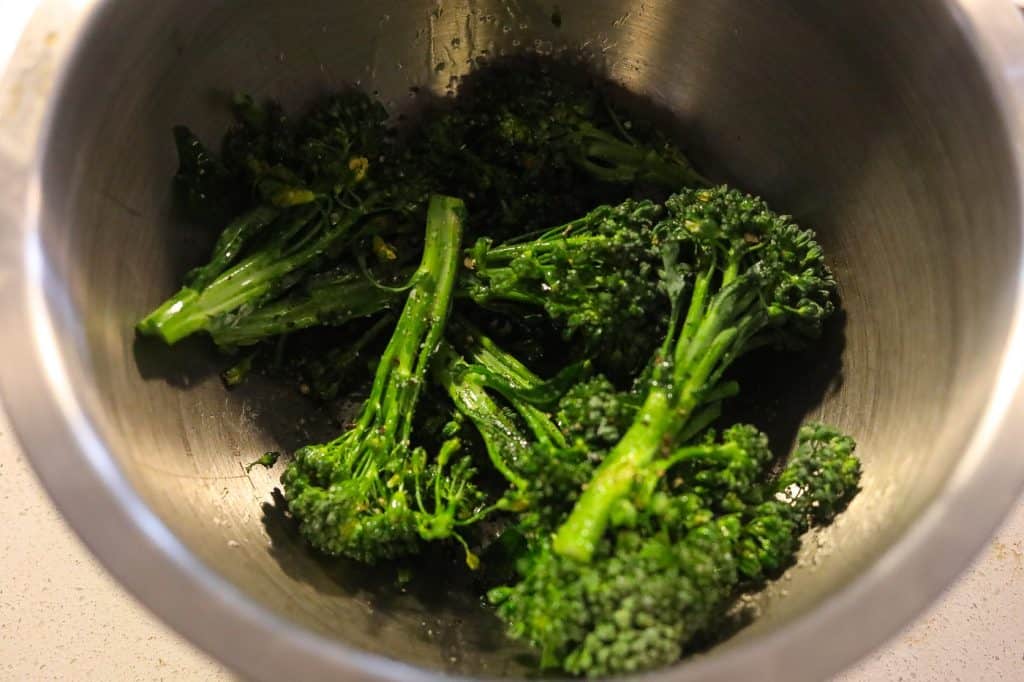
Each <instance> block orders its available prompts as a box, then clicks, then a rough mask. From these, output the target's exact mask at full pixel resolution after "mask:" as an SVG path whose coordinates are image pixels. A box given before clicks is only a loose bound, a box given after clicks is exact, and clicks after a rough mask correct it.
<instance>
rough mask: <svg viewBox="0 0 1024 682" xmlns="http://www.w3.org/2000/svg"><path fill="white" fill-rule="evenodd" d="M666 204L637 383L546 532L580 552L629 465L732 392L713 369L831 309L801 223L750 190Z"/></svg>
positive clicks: (824, 274) (660, 451) (655, 451)
mask: <svg viewBox="0 0 1024 682" xmlns="http://www.w3.org/2000/svg"><path fill="white" fill-rule="evenodd" d="M667 208H668V211H669V215H668V217H667V218H666V219H665V220H664V221H663V222H662V224H661V225H660V226H659V230H660V231H661V234H662V235H663V237H664V243H665V244H666V248H665V267H664V270H663V282H664V287H665V290H666V292H667V293H668V295H669V297H670V299H671V300H672V316H671V320H670V322H669V328H668V333H667V335H666V337H665V340H664V342H663V344H662V346H661V348H660V349H659V351H658V353H657V357H656V358H655V360H654V362H653V363H652V367H653V370H652V372H653V373H652V377H651V381H650V384H649V389H648V391H647V394H646V396H645V398H644V402H643V405H642V406H641V408H640V409H639V410H638V412H637V415H636V417H635V419H634V421H633V423H632V425H631V426H630V427H629V429H628V430H627V432H626V433H625V434H624V435H623V437H622V439H621V440H620V441H619V442H618V443H617V444H616V445H615V446H614V447H613V448H612V450H611V452H610V453H609V454H608V456H607V457H606V458H605V460H604V461H603V463H602V465H601V468H600V470H599V471H598V472H597V474H596V476H595V478H594V480H593V481H591V482H590V484H589V485H588V487H587V489H586V490H585V491H584V492H583V494H582V495H581V496H580V499H579V501H578V502H577V503H576V506H575V507H574V509H573V511H572V513H571V514H570V516H569V518H568V519H567V521H566V522H565V524H563V525H562V527H561V528H559V530H558V532H557V533H556V534H555V538H554V541H553V547H554V549H555V551H556V552H558V553H560V554H563V555H564V556H566V557H570V558H573V559H576V560H578V561H582V562H586V561H589V560H590V558H591V556H592V555H593V553H594V551H595V549H596V547H597V544H598V542H599V541H600V539H601V536H602V534H603V533H604V529H605V528H606V526H607V524H608V518H609V515H610V514H611V511H612V509H613V508H614V507H615V506H616V504H617V502H618V501H619V500H620V499H621V498H622V496H623V495H625V494H626V492H627V491H628V490H629V487H630V485H631V482H632V480H633V478H634V477H635V475H636V473H637V471H639V470H642V469H643V468H644V467H645V466H646V465H647V463H649V462H650V461H651V460H653V459H655V458H657V457H659V456H664V455H665V454H668V453H665V452H664V451H665V447H666V444H672V443H673V442H674V441H676V440H677V439H678V437H679V436H680V434H684V433H687V429H688V426H690V425H691V422H693V421H694V420H697V421H703V420H706V419H707V412H706V410H707V409H709V408H710V409H712V410H714V409H715V408H714V403H716V402H719V401H720V400H721V399H722V398H723V397H725V396H727V395H731V394H733V393H735V391H736V390H737V388H738V387H737V386H736V385H735V384H734V383H732V382H728V381H725V380H724V379H723V374H724V373H725V371H726V370H727V369H728V368H729V366H730V365H731V364H732V362H733V361H734V360H735V359H736V358H737V357H739V356H740V355H742V354H744V353H746V352H748V351H749V350H751V349H753V348H756V347H758V346H761V345H764V344H766V343H779V342H780V341H783V340H784V341H786V342H787V343H791V344H796V343H799V342H802V341H805V340H806V339H807V338H810V337H813V336H814V335H815V334H817V333H818V332H819V330H820V328H821V323H822V320H823V319H824V318H825V317H827V316H828V315H829V314H830V313H831V312H832V310H833V304H832V301H831V297H832V294H833V290H834V288H835V281H834V279H833V278H832V274H831V272H829V270H828V268H827V267H826V266H825V263H824V261H823V257H822V256H823V254H822V250H821V248H820V247H819V246H818V244H817V242H815V241H814V235H813V233H811V232H809V231H807V230H802V229H800V228H798V227H797V226H796V225H794V224H793V223H792V222H791V221H790V219H789V218H788V217H787V216H782V215H778V214H776V213H774V212H772V211H771V210H770V209H769V208H768V207H767V206H766V205H765V204H764V202H763V201H761V200H760V199H757V198H755V197H752V196H750V195H747V194H744V193H742V192H739V191H737V190H733V189H729V188H727V187H719V188H716V189H698V190H683V191H681V192H680V193H678V194H676V195H674V196H673V197H672V198H671V199H669V201H668V202H667Z"/></svg>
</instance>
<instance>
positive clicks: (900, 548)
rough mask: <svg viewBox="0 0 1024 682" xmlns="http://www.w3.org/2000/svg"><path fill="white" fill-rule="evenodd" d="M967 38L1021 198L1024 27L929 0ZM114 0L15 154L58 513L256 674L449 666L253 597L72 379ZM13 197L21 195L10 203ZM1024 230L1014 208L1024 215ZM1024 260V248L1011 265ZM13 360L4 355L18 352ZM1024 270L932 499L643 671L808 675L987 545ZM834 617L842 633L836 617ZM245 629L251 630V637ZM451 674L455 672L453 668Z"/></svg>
mask: <svg viewBox="0 0 1024 682" xmlns="http://www.w3.org/2000/svg"><path fill="white" fill-rule="evenodd" d="M939 1H940V2H941V4H942V5H943V6H944V7H945V8H946V9H947V11H948V12H949V13H950V14H951V16H952V17H953V19H954V20H955V21H956V22H957V23H958V25H959V26H960V29H961V31H962V32H963V34H964V35H965V37H966V38H967V40H968V41H969V43H970V44H971V45H972V47H973V48H974V50H975V52H976V53H977V55H978V57H979V60H980V62H981V65H982V67H983V71H984V74H985V77H986V79H987V81H988V84H989V87H990V89H991V91H992V93H993V95H994V97H995V100H996V104H997V106H998V108H999V114H1000V117H1001V119H1002V123H1003V126H1004V128H1005V130H1006V132H1007V137H1008V139H1010V140H1012V142H1013V149H1012V151H1011V153H1012V158H1013V164H1014V172H1015V184H1016V185H1017V187H1018V192H1019V196H1020V197H1022V198H1024V178H1022V172H1024V27H1022V26H1021V24H1020V22H1021V21H1022V20H1021V17H1020V16H1019V15H1018V14H1017V10H1016V8H1015V7H1014V6H1013V4H1012V3H1010V2H1005V1H1004V0H939ZM117 3H118V0H77V3H76V5H77V11H79V12H81V13H82V14H81V19H82V21H81V23H79V28H78V30H77V31H76V33H75V35H74V37H73V39H72V40H73V42H72V47H71V49H70V50H69V51H67V52H65V54H64V55H63V58H62V60H61V66H60V69H59V71H58V75H57V76H56V78H55V82H54V89H53V93H54V95H53V96H52V97H50V99H49V102H48V103H47V109H46V113H45V114H44V117H43V119H42V122H41V123H40V124H39V125H40V127H39V131H40V132H39V137H38V144H37V147H36V153H35V157H34V161H33V162H32V164H31V166H29V167H28V168H25V169H22V170H21V173H22V175H23V178H22V180H23V181H24V187H25V193H24V207H23V211H21V216H20V224H19V225H17V226H13V227H14V229H13V230H8V231H7V232H8V235H7V236H6V237H5V238H4V239H5V241H4V244H5V245H6V244H7V240H9V241H10V242H12V243H13V246H14V247H13V248H5V249H2V250H0V274H4V273H7V274H10V275H11V276H10V277H7V279H8V280H9V282H10V284H11V286H10V291H11V296H9V297H6V300H5V302H4V303H3V304H2V305H0V320H2V321H3V323H4V325H3V328H5V329H8V330H11V329H15V330H17V329H24V330H27V332H28V333H14V334H12V333H7V334H5V335H4V337H3V339H2V341H0V348H2V349H3V351H4V356H5V357H6V358H8V359H9V360H8V361H7V362H5V363H3V366H2V367H0V394H2V396H3V397H4V399H5V400H4V404H5V406H6V410H7V412H8V414H9V415H10V419H11V423H12V425H13V426H14V430H15V433H16V434H17V436H18V439H19V441H20V443H21V445H22V447H23V449H24V451H25V452H26V453H27V454H28V456H29V460H30V461H31V463H32V466H33V468H34V469H35V471H36V473H37V475H38V476H39V478H40V479H41V481H42V483H43V485H44V487H45V488H46V490H47V491H48V493H49V494H50V496H51V498H52V499H53V500H54V502H55V503H56V505H57V507H58V508H59V509H60V511H61V512H62V514H63V515H64V518H65V519H66V520H67V521H68V523H69V524H70V525H71V526H72V527H73V529H74V530H75V531H76V533H77V534H78V535H79V537H80V538H81V539H82V540H83V541H84V542H85V543H86V545H87V546H88V547H89V549H90V550H91V551H92V553H93V554H94V555H95V556H96V557H97V558H98V559H99V560H100V562H101V563H102V564H103V565H104V566H105V567H106V568H107V570H108V571H110V573H112V574H113V575H114V576H115V577H116V578H117V579H118V580H119V581H120V582H121V583H122V584H123V585H124V586H125V587H126V588H127V589H128V590H129V591H130V592H131V593H132V594H134V595H135V596H136V597H137V598H138V599H139V600H140V601H141V602H142V603H143V604H144V605H145V606H147V607H148V608H149V609H151V610H152V611H153V612H155V613H156V614H157V615H158V616H160V617H161V618H162V619H163V620H164V621H165V622H167V623H168V624H170V625H171V626H172V627H173V628H174V629H175V630H177V631H178V632H179V633H181V634H182V635H184V636H185V637H186V638H187V639H189V640H190V641H191V642H193V643H194V644H196V645H197V646H199V647H200V648H202V649H204V650H205V651H206V652H208V653H209V654H211V655H213V656H214V657H216V658H217V659H219V660H220V661H222V662H224V663H225V664H227V665H228V666H230V667H232V668H234V669H236V670H238V671H239V672H242V673H244V674H245V675H247V676H249V677H252V678H254V679H264V680H271V679H305V680H321V679H323V680H328V679H337V678H338V677H339V676H345V677H351V678H358V679H372V680H397V679H406V678H412V677H416V678H421V679H435V678H436V679H452V676H451V675H445V674H442V673H440V672H434V671H430V670H426V669H423V668H419V667H416V666H413V665H410V664H406V663H402V662H398V661H395V660H391V659H387V658H385V657H383V656H378V655H376V654H370V653H367V652H364V651H360V650H358V649H356V648H354V647H352V646H349V645H346V644H344V643H342V642H339V641H336V640H333V639H330V638H327V637H324V636H321V635H317V634H314V633H312V632H310V631H308V630H305V629H304V628H302V627H301V626H299V625H298V624H295V623H292V622H290V621H288V620H286V619H284V618H282V617H281V616H278V615H277V614H275V613H272V612H271V611H270V610H268V609H266V608H264V607H262V606H260V605H258V604H256V603H255V602H253V601H252V600H250V599H249V598H248V597H247V596H246V595H245V594H243V593H242V592H241V591H240V590H239V589H238V588H236V587H235V586H234V585H233V584H231V583H230V582H228V581H227V580H226V579H225V578H223V577H221V576H220V575H219V574H217V573H215V572H214V571H213V570H212V569H210V568H208V567H207V566H206V565H204V564H203V563H202V562H201V561H200V560H199V559H198V558H197V557H196V556H195V555H193V554H192V552H191V551H190V550H189V549H188V548H187V547H186V546H185V545H184V544H183V543H182V542H181V541H180V540H178V539H177V538H176V537H175V536H174V534H173V533H172V532H171V531H170V529H169V528H168V527H167V526H166V525H165V524H164V523H163V522H162V521H161V520H160V519H159V517H157V516H156V514H155V513H154V512H153V511H152V510H150V509H149V508H148V507H147V506H146V504H145V502H144V501H143V500H142V498H141V497H140V496H139V495H138V494H137V493H136V491H135V490H134V489H133V487H132V486H131V484H130V483H129V481H128V479H127V478H126V477H125V476H124V475H123V474H122V473H121V471H120V470H119V468H118V466H117V465H116V460H115V459H114V457H113V456H112V455H111V452H110V449H109V448H108V447H107V445H106V444H105V443H104V442H103V439H102V437H101V436H100V434H99V433H98V431H97V430H96V429H95V428H94V426H93V425H92V424H91V423H90V421H89V419H88V417H87V415H86V413H85V411H84V408H83V406H82V404H81V402H80V401H79V398H78V396H77V395H76V393H75V391H74V389H73V388H72V385H71V381H70V378H69V374H68V370H67V367H66V366H65V363H64V358H63V357H62V355H61V352H60V347H59V343H58V329H60V328H61V326H62V319H63V320H67V319H69V317H68V316H69V315H70V310H71V308H70V304H69V301H67V300H66V297H65V296H64V295H63V293H62V291H61V289H60V287H59V282H58V281H57V279H56V278H55V276H54V275H53V273H52V272H51V271H50V270H49V266H48V263H47V262H46V259H45V255H44V251H43V247H42V244H41V243H40V234H39V219H40V215H41V211H42V207H41V196H42V192H41V183H42V172H43V169H44V162H45V159H46V158H47V156H48V154H49V151H50V145H49V144H48V141H49V140H50V139H51V138H52V132H53V124H54V120H55V116H56V112H57V111H59V109H60V103H61V93H62V92H63V91H64V86H65V85H66V84H67V82H68V79H69V77H70V74H71V72H72V65H73V64H74V62H75V61H76V60H75V58H76V56H77V55H78V54H79V52H80V51H82V50H84V49H85V47H84V46H85V45H86V43H87V42H88V38H89V36H90V35H92V34H93V33H94V32H95V31H96V30H97V29H98V27H100V26H101V25H102V24H103V22H104V19H105V18H106V17H108V16H109V13H110V12H111V11H112V8H113V7H114V6H115V5H116V4H117ZM16 210H17V209H16ZM1021 232H1022V234H1024V224H1022V226H1021ZM1021 271H1024V263H1021V264H1020V265H1019V266H1018V272H1021ZM11 360H14V361H13V362H12V361H11ZM1015 414H1024V277H1021V278H1019V283H1018V285H1017V290H1016V292H1015V299H1014V313H1013V320H1012V324H1011V327H1010V332H1009V334H1008V337H1007V341H1006V344H1005V347H1004V349H1003V351H1002V357H1001V360H1000V369H999V374H998V378H997V381H996V385H995V387H994V390H993V392H992V395H991V397H990V399H989V401H988V403H987V405H986V408H985V410H984V413H983V415H982V417H981V418H980V420H979V422H978V425H977V427H976V428H975V430H974V432H973V434H972V436H971V439H970V441H969V443H968V445H967V447H966V449H965V451H964V455H963V457H962V458H961V460H960V462H959V463H958V464H957V466H956V467H955V469H954V471H953V472H952V474H951V475H950V476H949V478H948V480H947V481H946V482H945V483H944V485H943V486H942V489H941V490H940V491H939V493H938V494H937V495H936V497H935V499H934V500H933V501H932V502H931V503H930V504H929V505H928V506H927V507H926V508H925V509H924V510H923V511H922V513H921V515H920V517H919V518H918V519H916V520H915V521H914V522H912V523H911V524H910V525H909V526H908V528H907V529H906V530H905V531H904V533H903V535H902V536H901V537H900V538H898V539H897V540H896V541H895V543H894V544H893V545H892V546H891V547H889V548H888V549H887V550H886V551H885V552H884V553H883V554H882V556H881V557H879V559H878V560H877V561H876V562H875V563H874V564H873V565H871V566H870V567H868V568H867V569H866V570H865V571H864V572H862V573H860V574H859V575H857V576H856V577H855V578H853V579H852V580H851V581H850V582H849V583H848V584H846V585H845V586H844V587H843V588H841V589H840V590H839V591H837V592H836V593H834V594H833V595H832V596H831V597H830V598H828V599H827V600H825V601H824V602H823V603H822V604H821V605H819V606H818V607H816V608H814V609H811V610H809V611H807V612H806V613H804V614H801V615H799V616H797V617H795V618H793V619H792V620H790V621H789V622H787V623H784V624H783V625H781V626H780V627H779V628H778V629H776V630H774V631H772V632H769V633H765V634H764V635H763V636H760V637H758V638H756V639H753V638H752V639H750V640H746V641H742V642H737V643H735V644H734V645H731V646H729V647H728V649H726V650H723V651H722V652H720V653H719V654H718V655H716V656H714V657H698V658H696V659H692V660H689V661H685V662H683V663H680V664H679V665H677V666H674V667H670V668H667V669H664V670H659V671H654V672H650V673H646V674H644V675H642V676H640V677H643V678H644V679H648V680H652V681H660V680H670V679H671V680H703V681H722V682H725V681H727V680H734V679H746V678H752V679H753V678H764V679H786V680H797V681H799V680H808V681H810V680H818V679H822V678H824V677H827V676H828V675H830V674H833V673H835V672H837V671H838V670H840V669H842V668H843V667H845V666H847V665H849V664H851V663H853V662H854V661H855V660H857V659H858V658H860V657H861V656H863V655H864V654H866V653H868V652H869V651H870V650H872V649H874V648H875V647H877V646H878V645H880V644H882V643H883V642H884V641H885V640H886V639H887V638H888V637H890V636H891V635H892V634H894V633H895V632H896V631H897V630H898V629H899V628H900V627H902V626H903V625H905V624H906V623H908V622H909V621H910V620H911V619H912V618H913V617H914V616H916V615H917V614H918V613H919V612H921V611H922V610H923V609H924V608H925V607H926V606H927V605H928V604H929V603H931V601H932V600H933V599H934V598H935V597H937V596H938V595H939V594H940V593H941V592H942V591H943V590H944V589H945V588H946V587H947V586H948V585H949V584H950V583H951V582H952V581H953V579H954V578H955V577H956V576H957V575H958V574H959V573H960V572H961V571H962V570H963V569H964V568H966V567H967V565H968V564H969V562H970V561H971V560H972V558H973V557H974V555H975V554H976V553H977V552H978V551H979V550H980V549H981V548H982V547H983V546H984V545H985V543H986V542H987V541H988V539H989V537H990V536H991V535H992V533H993V532H994V531H995V529H996V528H997V526H998V524H999V523H1000V521H1001V520H1002V518H1003V517H1004V515H1005V514H1006V513H1007V511H1008V510H1009V509H1010V508H1011V506H1012V504H1013V503H1014V502H1015V501H1016V500H1017V498H1018V494H1019V493H1020V491H1021V489H1022V488H1024V457H1019V456H1018V453H1017V449H1018V448H1019V444H1020V443H1021V442H1024V421H1021V420H1014V419H1013V416H1014V415H1015ZM836 632H842V633H844V634H843V636H841V637H835V636H833V633H836ZM251 642H259V646H255V647H254V646H252V645H251V644H250V643H251ZM456 679H459V678H456Z"/></svg>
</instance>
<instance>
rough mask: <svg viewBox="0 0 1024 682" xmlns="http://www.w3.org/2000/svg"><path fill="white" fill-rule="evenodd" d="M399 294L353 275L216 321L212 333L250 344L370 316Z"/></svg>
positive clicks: (220, 339)
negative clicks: (236, 315)
mask: <svg viewBox="0 0 1024 682" xmlns="http://www.w3.org/2000/svg"><path fill="white" fill-rule="evenodd" d="M398 298H399V296H398V295H397V294H396V293H394V292H392V291H390V290H387V289H382V288H380V287H379V286H377V285H376V284H375V283H373V282H371V281H369V280H367V279H366V278H365V277H362V276H360V275H354V276H352V277H350V278H347V279H345V280H343V281H341V282H338V283H337V284H332V285H331V286H325V287H321V288H318V289H317V290H315V291H313V292H311V293H310V294H308V295H306V296H289V297H287V298H284V299H281V300H278V301H275V302H273V303H271V304H269V305H266V306H264V307H262V308H259V309H257V310H255V311H254V312H252V313H250V314H248V315H242V316H239V317H229V318H226V319H224V320H223V321H221V320H218V321H215V322H214V323H212V324H211V325H210V336H211V337H212V338H213V341H214V343H216V344H217V345H218V346H227V347H237V346H249V345H252V344H254V343H258V342H260V341H262V340H264V339H267V338H270V337H272V336H277V335H279V334H286V333H289V332H293V331H298V330H299V329H306V328H308V327H313V326H316V325H321V324H332V325H341V324H344V323H346V322H349V321H350V320H354V319H356V318H360V317H368V316H370V315H373V314H374V313H378V312H380V311H382V310H386V309H388V308H390V307H391V306H392V305H394V303H395V301H396V300H397V299H398Z"/></svg>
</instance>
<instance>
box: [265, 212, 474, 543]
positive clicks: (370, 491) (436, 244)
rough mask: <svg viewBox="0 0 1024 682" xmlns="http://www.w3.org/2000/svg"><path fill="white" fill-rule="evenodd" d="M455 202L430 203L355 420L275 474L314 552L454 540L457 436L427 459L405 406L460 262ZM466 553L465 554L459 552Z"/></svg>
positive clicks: (464, 479)
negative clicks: (399, 304) (402, 299)
mask: <svg viewBox="0 0 1024 682" xmlns="http://www.w3.org/2000/svg"><path fill="white" fill-rule="evenodd" d="M463 211H464V209H463V205H462V202H461V201H459V200H458V199H454V198H450V197H442V196H435V197H432V198H431V200H430V207H429V211H428V217H427V232H426V238H425V241H424V251H423V260H422V262H421V263H420V266H419V268H418V269H417V271H416V273H415V274H414V275H413V281H414V284H413V286H412V288H411V289H410V290H409V293H408V296H407V298H406V303H405V307H404V308H403V309H402V313H401V315H400V316H399V318H398V323H397V325H396V327H395V331H394V333H393V334H392V336H391V341H390V343H389V344H388V346H387V348H386V349H385V351H384V353H383V354H382V356H381V359H380V362H379V364H378V366H377V372H376V375H375V377H374V380H373V387H372V388H371V390H370V395H369V397H368V398H367V400H366V402H365V403H364V404H363V408H362V410H361V412H360V413H359V416H358V418H357V419H356V422H355V425H354V426H353V427H352V428H351V429H349V430H348V431H346V432H345V433H343V434H342V435H341V436H339V437H338V438H337V439H335V440H333V441H331V442H330V443H325V444H323V445H310V446H307V447H304V448H302V449H301V450H299V451H298V452H296V453H295V458H294V459H293V460H292V462H290V463H289V465H288V468H287V469H286V470H285V473H284V475H283V476H282V478H281V480H282V482H283V484H284V488H285V497H286V499H287V501H288V508H289V510H290V511H291V513H292V514H293V515H294V516H295V518H296V519H297V520H298V521H299V524H300V525H299V527H300V530H301V532H302V534H303V536H304V537H305V538H306V540H307V541H308V542H309V543H310V544H311V545H312V546H313V547H315V548H317V549H318V550H320V551H322V552H324V553H326V554H332V555H344V556H348V557H351V558H353V559H357V560H359V561H364V562H369V563H373V562H375V561H378V560H381V559H388V558H392V557H396V556H401V555H403V554H409V553H411V552H414V551H416V549H417V546H418V544H419V542H420V541H422V540H443V539H447V538H455V539H458V540H461V538H460V536H459V535H458V532H457V528H458V527H459V526H460V525H464V524H468V523H471V522H472V521H473V520H474V517H475V514H476V513H477V511H478V509H477V507H478V504H479V502H480V496H479V494H478V493H477V491H476V490H475V488H474V486H473V484H472V482H471V478H472V475H473V467H472V466H471V464H470V462H469V460H468V459H466V458H457V457H456V455H457V452H458V450H459V447H460V443H459V441H458V439H456V438H452V439H449V440H447V441H446V442H445V443H444V445H443V446H442V447H441V449H440V451H439V452H438V453H437V455H436V457H433V458H431V457H429V456H428V454H427V452H426V451H425V450H424V449H423V448H419V447H416V446H415V445H413V444H412V443H411V442H410V434H411V431H412V423H413V411H414V409H415V407H416V402H417V400H418V398H419V394H420V390H421V388H422V386H423V383H424V380H425V378H426V373H427V366H428V363H429V361H430V357H431V354H432V353H433V351H434V349H435V348H436V347H437V345H438V344H439V343H440V341H441V339H442V335H443V332H444V325H445V320H446V318H447V316H448V310H449V308H450V305H451V295H452V289H453V287H454V284H455V277H456V272H457V270H458V265H459V262H460V260H461V253H460V250H459V245H460V239H461V234H462V221H463ZM467 560H468V561H470V562H471V563H472V562H473V561H474V559H473V558H472V555H471V554H469V553H468V549H467Z"/></svg>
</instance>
